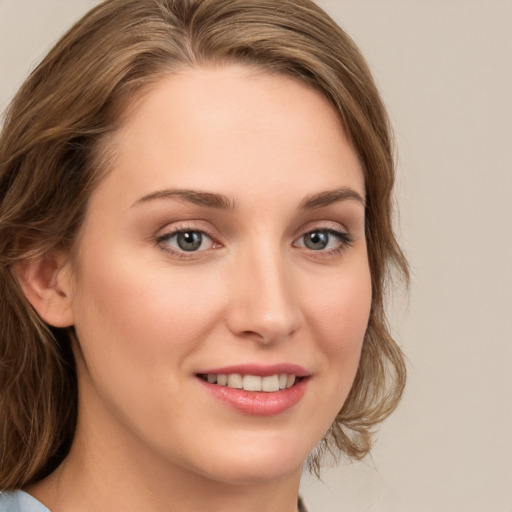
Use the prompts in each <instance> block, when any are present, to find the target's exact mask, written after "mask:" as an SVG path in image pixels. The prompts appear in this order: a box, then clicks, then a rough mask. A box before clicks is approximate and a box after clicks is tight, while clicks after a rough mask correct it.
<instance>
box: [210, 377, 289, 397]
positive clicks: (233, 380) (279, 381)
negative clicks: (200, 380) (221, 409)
mask: <svg viewBox="0 0 512 512" xmlns="http://www.w3.org/2000/svg"><path fill="white" fill-rule="evenodd" d="M204 377H205V379H206V380H207V381H208V382H209V383H210V384H215V383H216V384H218V385H219V386H227V387H229V388H233V389H244V390H245V391H264V392H266V393H274V392H276V391H279V390H280V389H288V388H291V387H292V386H293V385H294V384H295V381H296V378H295V375H288V374H287V373H281V374H276V375H269V376H267V377H259V376H257V375H240V374H239V373H230V374H229V375H224V374H219V375H215V374H211V373H209V374H208V375H206V376H204Z"/></svg>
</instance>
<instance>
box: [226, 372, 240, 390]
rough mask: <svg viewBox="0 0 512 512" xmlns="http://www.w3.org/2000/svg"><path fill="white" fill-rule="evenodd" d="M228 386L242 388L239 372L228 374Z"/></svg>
mask: <svg viewBox="0 0 512 512" xmlns="http://www.w3.org/2000/svg"><path fill="white" fill-rule="evenodd" d="M228 388H235V389H242V376H241V375H240V374H239V373H232V374H230V375H228Z"/></svg>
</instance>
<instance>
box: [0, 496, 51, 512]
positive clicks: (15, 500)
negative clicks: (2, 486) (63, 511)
mask: <svg viewBox="0 0 512 512" xmlns="http://www.w3.org/2000/svg"><path fill="white" fill-rule="evenodd" d="M0 512H50V510H49V509H47V508H46V507H45V506H44V505H43V504H42V503H40V502H39V501H37V500H36V499H35V498H33V497H32V496H30V494H27V493H26V492H23V491H15V492H2V493H0Z"/></svg>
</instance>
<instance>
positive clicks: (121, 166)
mask: <svg viewBox="0 0 512 512" xmlns="http://www.w3.org/2000/svg"><path fill="white" fill-rule="evenodd" d="M110 143H112V144H113V148H114V153H115V158H114V161H113V169H112V172H111V174H110V175H109V177H108V178H107V181H108V180H115V181H117V182H118V183H117V185H118V187H119V188H120V190H123V193H124V194H126V195H127V199H128V200H132V201H136V200H137V198H138V197H140V196H142V195H144V194H145V193H152V192H153V191H154V190H156V189H158V188H165V187H171V186H176V185H177V184H178V185H179V186H180V187H183V188H192V189H194V188H195V189H198V188H199V189H207V190H209V191H212V192H217V191H218V192H222V193H223V194H225V195H228V196H229V195H233V196H239V195H240V194H241V193H242V194H243V191H245V192H246V193H249V191H251V190H253V191H254V192H255V193H257V191H258V190H259V191H260V192H264V190H263V188H264V187H262V186H261V185H262V183H263V184H266V185H267V186H268V185H271V186H272V187H273V188H276V187H278V188H280V189H282V190H283V189H286V190H288V191H291V189H293V188H298V189H301V190H302V191H306V192H308V193H314V192H316V191H317V190H316V189H328V188H336V187H339V186H340V185H342V186H351V187H353V188H355V189H356V190H357V191H358V192H359V193H360V194H361V195H363V196H364V178H363V173H362V171H361V166H360V164H359V161H358V158H357V155H356V154H355V151H354V150H353V148H352V146H351V144H350V142H349V141H348V139H347V137H346V135H345V132H344V130H343V127H342V124H341V122H340V120H339V118H338V115H337V112H336V111H335V110H334V108H333V107H332V106H331V105H330V104H329V103H328V102H327V100H325V99H324V98H323V97H322V96H321V94H320V93H319V92H317V91H315V90H314V89H312V88H310V87H308V86H307V85H305V84H303V83H301V82H299V81H298V80H295V79H293V78H291V77H288V76H283V75H276V74H268V73H265V72H262V71H260V70H255V69H253V68H249V67H244V66H224V67H210V68H200V69H189V70H184V71H182V72H180V73H173V74H171V75H168V76H166V77H164V78H162V79H160V80H159V81H158V82H156V83H155V84H153V85H152V86H151V87H150V88H148V89H147V90H146V91H145V92H144V94H143V95H141V97H140V98H139V99H138V100H137V101H136V102H134V103H133V105H131V108H129V109H128V110H127V112H126V115H125V118H124V121H123V123H122V125H121V127H120V128H119V130H118V131H117V132H116V134H115V135H114V137H113V139H111V140H110ZM177 182H178V183H177ZM318 191H319V190H318ZM128 196H129V197H128Z"/></svg>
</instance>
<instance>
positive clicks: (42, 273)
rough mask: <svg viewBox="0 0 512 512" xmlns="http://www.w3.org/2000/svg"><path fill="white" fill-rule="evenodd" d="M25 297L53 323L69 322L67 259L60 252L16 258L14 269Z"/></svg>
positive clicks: (43, 317)
mask: <svg viewBox="0 0 512 512" xmlns="http://www.w3.org/2000/svg"><path fill="white" fill-rule="evenodd" d="M15 272H16V276H17V278H18V282H19V283H20V286H21V289H22V290H23V293H24V294H25V297H26V298H27V300H28V301H29V302H30V303H31V304H32V306H33V307H34V309H35V310H36V311H37V313H38V314H39V316H40V317H41V318H42V319H43V320H44V321H45V322H46V323H47V324H49V325H51V326H53V327H70V326H71V325H73V323H74V321H73V311H72V307H71V286H70V285H71V281H70V271H69V263H67V262H66V260H65V257H64V256H63V255H60V254H46V255H44V256H42V257H41V258H38V259H34V260H25V261H23V262H20V263H19V264H18V265H17V266H16V269H15Z"/></svg>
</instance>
